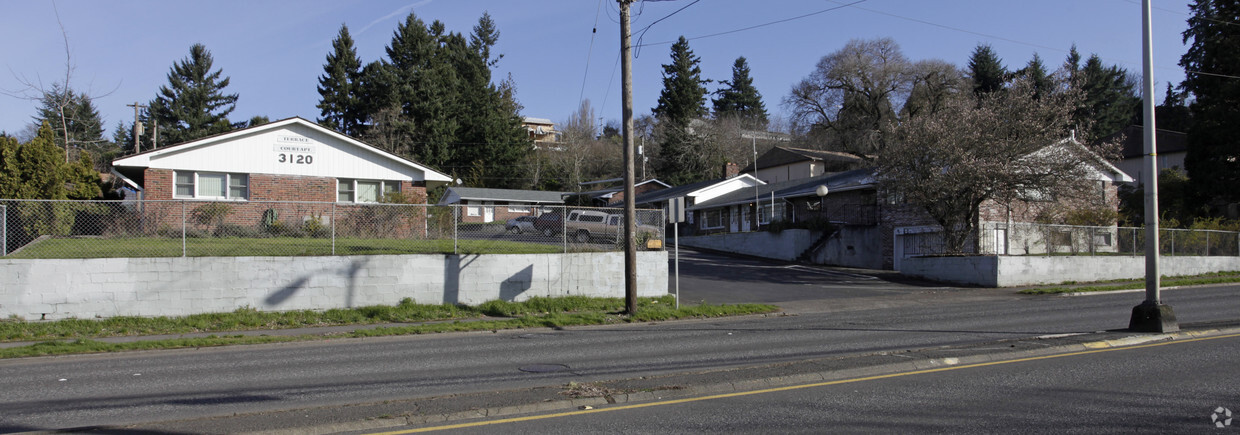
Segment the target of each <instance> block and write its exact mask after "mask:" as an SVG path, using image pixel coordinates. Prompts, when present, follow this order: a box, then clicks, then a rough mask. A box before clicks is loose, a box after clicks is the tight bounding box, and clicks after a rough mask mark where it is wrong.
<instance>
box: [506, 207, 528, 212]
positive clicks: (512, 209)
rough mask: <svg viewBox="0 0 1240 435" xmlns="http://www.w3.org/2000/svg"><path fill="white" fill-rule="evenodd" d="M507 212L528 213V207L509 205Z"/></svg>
mask: <svg viewBox="0 0 1240 435" xmlns="http://www.w3.org/2000/svg"><path fill="white" fill-rule="evenodd" d="M508 212H509V213H529V212H530V207H529V206H528V205H510V206H508Z"/></svg>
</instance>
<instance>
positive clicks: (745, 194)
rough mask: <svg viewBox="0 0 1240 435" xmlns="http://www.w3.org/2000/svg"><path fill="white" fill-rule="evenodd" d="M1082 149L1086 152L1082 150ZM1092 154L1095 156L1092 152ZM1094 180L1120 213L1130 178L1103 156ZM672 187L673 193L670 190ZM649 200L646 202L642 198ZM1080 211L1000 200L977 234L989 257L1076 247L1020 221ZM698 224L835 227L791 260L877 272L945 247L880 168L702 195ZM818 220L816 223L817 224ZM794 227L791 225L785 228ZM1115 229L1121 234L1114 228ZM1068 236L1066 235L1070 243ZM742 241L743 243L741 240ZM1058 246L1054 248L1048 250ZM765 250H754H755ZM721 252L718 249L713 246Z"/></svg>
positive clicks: (715, 230) (701, 231)
mask: <svg viewBox="0 0 1240 435" xmlns="http://www.w3.org/2000/svg"><path fill="white" fill-rule="evenodd" d="M1056 147H1082V145H1081V144H1080V143H1077V142H1076V141H1074V140H1065V141H1062V142H1059V143H1057V144H1055V145H1053V146H1051V147H1047V148H1045V149H1044V150H1046V151H1045V152H1054V150H1055V148H1056ZM1078 151H1079V150H1078ZM1086 155H1090V154H1088V153H1087V154H1086ZM1084 164H1087V165H1089V168H1090V170H1089V171H1088V173H1089V174H1088V177H1089V180H1091V181H1093V182H1094V183H1096V184H1095V185H1096V186H1097V191H1098V194H1099V197H1100V198H1101V199H1102V200H1103V201H1104V203H1105V204H1107V206H1109V207H1111V208H1112V209H1114V208H1117V207H1118V203H1119V201H1118V200H1117V193H1118V191H1117V188H1116V183H1122V182H1127V181H1130V180H1131V178H1130V177H1128V176H1127V175H1125V174H1124V173H1123V172H1122V171H1120V170H1119V169H1118V168H1116V167H1115V166H1113V165H1111V164H1109V163H1107V162H1106V161H1105V160H1102V159H1101V158H1097V156H1092V158H1090V160H1089V161H1087V162H1084ZM819 187H826V195H825V196H819V195H818V193H819ZM669 190H671V189H669ZM641 199H642V198H639V201H640V200H641ZM1062 206H1068V207H1071V206H1073V205H1072V204H1064V203H1061V202H1057V201H1055V200H1050V199H1048V200H1016V201H1013V202H1011V203H999V202H997V201H994V200H991V201H987V202H986V203H983V204H982V207H981V210H980V211H979V214H978V216H977V221H978V222H979V224H981V225H983V226H987V227H988V228H989V229H990V232H983V231H982V230H981V228H980V227H979V229H978V233H977V235H976V236H975V237H977V238H978V239H977V240H978V244H979V245H980V246H982V248H983V249H984V250H985V251H986V252H989V253H997V254H1009V253H1011V254H1015V253H1022V254H1029V253H1045V252H1047V250H1048V249H1049V250H1051V251H1057V250H1063V249H1072V247H1073V246H1078V245H1079V244H1080V243H1081V241H1079V240H1073V239H1071V237H1074V236H1075V235H1073V234H1066V235H1060V234H1051V235H1046V234H1042V233H1030V232H1027V231H1019V230H1018V229H1020V228H1021V226H1020V224H1023V223H1034V222H1037V221H1038V219H1039V218H1040V217H1041V212H1043V211H1045V210H1048V209H1050V208H1053V207H1062ZM687 210H688V212H689V216H690V217H691V218H690V219H691V224H689V225H688V227H689V228H687V230H682V231H681V234H691V235H701V236H706V237H724V238H726V237H728V236H729V235H730V234H733V233H746V232H751V231H753V230H754V229H761V228H762V227H763V226H764V225H769V224H771V223H772V222H775V221H783V222H786V223H791V224H796V223H811V222H813V224H812V225H811V226H817V227H821V226H822V223H823V222H829V229H830V230H829V231H826V232H823V233H822V234H821V235H820V237H819V239H818V240H815V241H814V242H813V243H812V244H809V245H808V248H807V249H806V250H805V251H804V252H801V253H799V255H795V256H790V257H789V259H791V258H798V259H800V260H803V261H812V262H815V263H822V264H834V265H842V266H851V267H865V268H872V269H898V268H899V266H900V261H901V259H903V258H907V257H910V256H915V255H923V254H936V253H940V251H937V250H936V248H937V247H941V245H942V241H941V232H942V228H941V227H939V226H938V224H937V222H935V221H934V220H933V219H931V218H930V216H929V215H927V214H926V213H925V211H924V209H923V208H922V207H921V206H919V205H916V204H909V203H905V202H903V201H901V200H899V199H898V198H897V197H895V196H892V195H886V194H885V193H884V192H883V191H882V189H881V186H880V185H879V183H878V181H877V177H876V174H875V172H874V170H873V169H856V170H851V171H846V172H841V173H833V174H827V175H819V176H816V177H810V178H803V179H798V180H791V181H783V182H779V183H767V184H763V185H756V186H755V185H750V186H748V187H747V188H741V187H739V186H731V189H730V190H729V191H728V192H724V193H721V194H719V195H714V196H712V197H710V198H698V200H697V201H695V202H694V203H692V204H687ZM815 221H816V222H815ZM783 227H787V225H783ZM1112 232H1113V231H1112ZM1107 234H1111V233H1106V232H1104V234H1094V235H1092V236H1091V237H1093V239H1091V240H1089V241H1087V243H1089V244H1091V246H1097V247H1098V249H1099V250H1101V251H1105V250H1107V249H1111V250H1113V249H1114V247H1115V245H1114V243H1116V241H1115V237H1114V235H1113V234H1111V235H1110V236H1107ZM1065 237H1066V238H1065ZM738 240H739V239H738ZM684 243H685V244H686V245H689V246H694V245H695V244H698V246H702V245H703V244H709V245H713V246H716V247H718V246H726V247H727V249H730V250H734V251H735V252H738V253H745V254H750V255H760V253H761V248H756V247H750V246H745V245H744V244H743V243H723V244H719V243H716V242H714V241H706V240H698V241H695V240H692V239H689V240H685V241H684ZM1048 244H1049V245H1051V246H1049V247H1047V245H1048ZM704 247H709V246H704ZM751 248H753V249H757V251H747V250H748V249H751ZM712 249H718V248H712Z"/></svg>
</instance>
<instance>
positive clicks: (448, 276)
mask: <svg viewBox="0 0 1240 435" xmlns="http://www.w3.org/2000/svg"><path fill="white" fill-rule="evenodd" d="M477 260H478V255H445V256H444V268H443V273H444V277H443V283H444V288H443V303H445V304H459V303H462V301H461V272H462V271H464V270H465V269H466V268H468V267H469V266H470V265H471V264H473V263H474V262H475V261H477ZM533 283H534V266H533V265H530V266H526V267H525V268H524V269H521V271H520V272H517V273H516V274H514V275H512V276H510V277H508V279H505V280H504V281H503V282H501V283H500V284H499V296H498V298H499V299H500V300H505V301H513V300H515V299H516V298H517V296H520V295H521V293H524V292H525V291H526V290H529V289H530V287H532V286H533ZM472 302H478V301H472Z"/></svg>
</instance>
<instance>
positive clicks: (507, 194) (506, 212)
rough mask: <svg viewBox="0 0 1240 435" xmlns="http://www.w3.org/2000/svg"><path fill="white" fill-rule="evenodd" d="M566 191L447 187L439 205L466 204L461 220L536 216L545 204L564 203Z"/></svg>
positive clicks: (484, 220) (556, 204)
mask: <svg viewBox="0 0 1240 435" xmlns="http://www.w3.org/2000/svg"><path fill="white" fill-rule="evenodd" d="M565 195H567V193H566V192H548V191H541V190H518V189H487V188H480V187H460V186H455V187H449V188H448V191H447V192H445V193H444V195H443V197H442V198H440V199H439V205H452V204H460V205H464V206H465V211H464V212H463V213H462V214H461V221H462V222H475V223H476V222H493V221H497V220H498V221H506V220H508V219H512V218H516V217H521V216H537V215H539V214H542V213H541V208H542V207H545V206H559V205H564V196H565Z"/></svg>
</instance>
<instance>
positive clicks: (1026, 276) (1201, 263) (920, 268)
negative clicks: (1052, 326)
mask: <svg viewBox="0 0 1240 435" xmlns="http://www.w3.org/2000/svg"><path fill="white" fill-rule="evenodd" d="M1234 271H1240V257H1161V258H1160V259H1159V272H1160V273H1161V274H1162V275H1166V276H1182V275H1200V274H1204V273H1213V272H1234ZM900 273H902V274H904V275H909V276H915V277H919V278H926V279H931V280H935V281H942V282H949V283H955V284H966V285H978V286H983V287H1016V286H1027V285H1047V284H1061V283H1064V282H1094V281H1107V280H1114V279H1142V278H1144V277H1145V257H1125V256H1092V257H1091V256H1070V257H1039V256H966V257H912V258H906V259H904V260H903V261H902V262H901V265H900Z"/></svg>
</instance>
